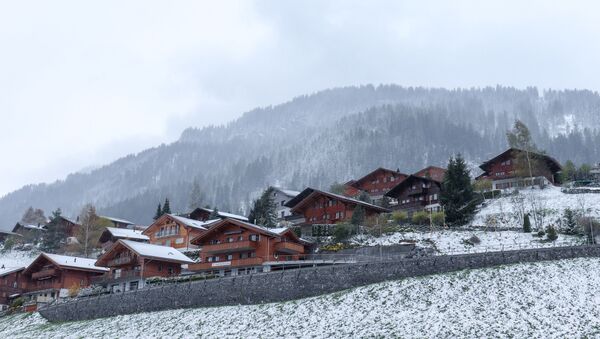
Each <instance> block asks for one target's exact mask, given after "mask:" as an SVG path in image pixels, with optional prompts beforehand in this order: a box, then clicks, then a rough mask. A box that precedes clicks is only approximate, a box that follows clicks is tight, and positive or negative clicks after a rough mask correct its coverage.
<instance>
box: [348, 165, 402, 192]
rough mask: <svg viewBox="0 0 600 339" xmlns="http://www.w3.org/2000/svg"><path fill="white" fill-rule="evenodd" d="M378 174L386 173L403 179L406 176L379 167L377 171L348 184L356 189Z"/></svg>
mask: <svg viewBox="0 0 600 339" xmlns="http://www.w3.org/2000/svg"><path fill="white" fill-rule="evenodd" d="M378 172H386V173H390V174H393V175H395V176H403V177H407V176H408V174H404V173H402V172H399V171H394V170H391V169H387V168H383V167H379V168H377V169H375V170H374V171H372V172H371V173H369V174H367V175H365V176H363V177H362V178H360V179H356V181H354V182H353V183H351V184H349V185H350V186H352V187H355V188H358V186H360V185H361V184H362V183H363V182H364V181H365V180H368V179H369V178H370V177H371V176H373V175H375V174H377V173H378Z"/></svg>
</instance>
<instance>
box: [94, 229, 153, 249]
mask: <svg viewBox="0 0 600 339" xmlns="http://www.w3.org/2000/svg"><path fill="white" fill-rule="evenodd" d="M119 239H124V240H132V241H139V242H149V241H150V238H149V237H148V236H147V235H145V234H142V231H138V230H131V229H127V228H115V227H107V228H106V230H104V232H102V235H100V239H99V240H98V243H100V246H101V247H102V248H103V249H104V250H106V249H107V248H109V247H111V246H112V244H114V243H116V242H117V240H119Z"/></svg>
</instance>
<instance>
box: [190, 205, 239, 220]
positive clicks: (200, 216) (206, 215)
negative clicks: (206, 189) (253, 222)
mask: <svg viewBox="0 0 600 339" xmlns="http://www.w3.org/2000/svg"><path fill="white" fill-rule="evenodd" d="M213 213H214V210H212V209H210V208H204V207H198V208H196V209H195V210H193V211H192V212H190V213H189V214H187V215H186V217H187V218H189V219H194V220H198V221H208V220H209V219H211V216H212V215H213ZM217 217H218V218H219V219H225V218H231V219H237V220H241V221H248V218H246V217H245V216H243V215H237V214H233V213H228V212H221V211H217Z"/></svg>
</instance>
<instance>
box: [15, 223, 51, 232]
mask: <svg viewBox="0 0 600 339" xmlns="http://www.w3.org/2000/svg"><path fill="white" fill-rule="evenodd" d="M21 226H22V227H23V228H28V229H32V230H39V231H45V230H46V227H45V226H44V225H33V224H29V225H21Z"/></svg>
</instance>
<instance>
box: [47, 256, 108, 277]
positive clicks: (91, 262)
mask: <svg viewBox="0 0 600 339" xmlns="http://www.w3.org/2000/svg"><path fill="white" fill-rule="evenodd" d="M41 255H44V256H46V257H47V258H48V259H50V260H51V261H53V262H54V263H56V264H57V265H59V266H61V267H67V268H76V269H83V270H92V271H102V272H104V271H108V268H105V267H98V266H95V264H96V259H88V258H80V257H71V256H68V255H60V254H50V253H42V254H41Z"/></svg>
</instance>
